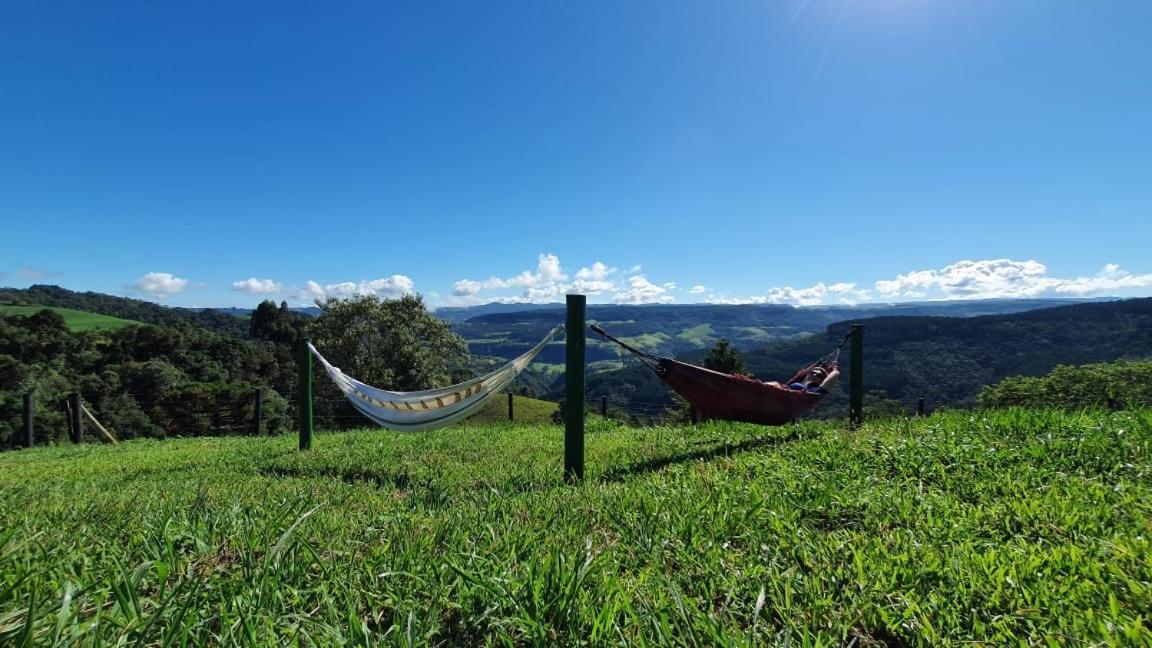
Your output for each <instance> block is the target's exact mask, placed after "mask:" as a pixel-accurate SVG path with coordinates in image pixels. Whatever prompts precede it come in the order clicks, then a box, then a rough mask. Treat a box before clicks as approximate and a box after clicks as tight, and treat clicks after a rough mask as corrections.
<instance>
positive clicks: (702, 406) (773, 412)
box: [592, 324, 851, 425]
mask: <svg viewBox="0 0 1152 648" xmlns="http://www.w3.org/2000/svg"><path fill="white" fill-rule="evenodd" d="M592 331H593V332H595V333H596V334H598V335H600V336H602V337H603V338H604V339H606V340H609V341H611V342H614V343H616V344H618V345H620V346H621V347H622V348H624V349H625V350H627V351H629V352H630V353H632V354H633V355H635V356H636V357H637V358H639V359H640V361H641V362H643V363H644V365H645V366H647V367H648V368H649V369H651V370H652V372H653V373H655V374H656V375H657V376H658V377H659V378H660V380H662V381H664V383H665V384H666V385H668V386H669V387H670V388H671V389H672V390H673V391H675V392H676V393H677V394H679V395H680V396H681V397H682V398H683V399H684V400H686V401H688V403H689V404H691V405H692V407H695V408H696V410H697V411H699V412H700V413H701V414H702V415H704V416H705V417H707V418H715V419H723V420H727V421H743V422H746V423H757V424H760V425H783V424H785V423H788V422H789V421H792V420H794V419H796V418H798V417H800V416H803V415H804V414H807V413H808V412H810V411H812V409H813V408H815V407H816V405H817V403H819V402H820V400H821V399H822V398H823V397H824V394H823V393H813V392H810V391H807V390H798V389H790V388H788V387H786V385H790V384H792V383H794V382H798V381H801V380H802V379H803V377H804V376H805V375H807V374H808V372H810V371H811V370H812V369H814V368H816V367H818V366H821V367H824V368H825V369H828V370H831V369H833V368H835V367H836V364H837V362H839V359H840V349H841V348H843V346H844V344H845V343H846V342H847V341H848V338H849V336H850V335H851V334H849V336H845V338H844V339H843V340H842V341H841V342H840V344H839V345H838V346H837V347H836V348H835V349H833V350H832V351H831V352H830V353H828V354H826V355H825V356H824V357H822V358H820V359H819V360H817V361H816V362H813V363H812V364H810V365H808V366H807V367H804V368H803V369H801V370H800V371H798V372H796V373H795V374H794V375H793V376H792V377H791V378H789V379H788V380H787V381H786V382H785V383H783V384H780V383H765V382H760V381H759V380H756V379H754V378H749V377H747V376H740V375H732V374H725V373H721V372H719V371H713V370H711V369H707V368H705V367H698V366H696V365H692V364H688V363H686V362H680V361H678V360H673V359H672V358H665V357H661V356H657V355H653V354H651V353H648V352H647V351H642V350H640V349H637V348H635V347H633V346H631V345H629V344H627V343H626V342H623V341H621V340H619V339H618V338H616V337H613V336H612V335H610V334H609V333H608V332H607V331H605V330H604V329H602V328H600V327H599V326H597V325H595V324H593V325H592Z"/></svg>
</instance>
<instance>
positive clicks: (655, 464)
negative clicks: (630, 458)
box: [599, 430, 811, 482]
mask: <svg viewBox="0 0 1152 648" xmlns="http://www.w3.org/2000/svg"><path fill="white" fill-rule="evenodd" d="M810 436H811V435H805V434H804V433H803V432H802V431H800V430H797V431H795V432H792V433H791V434H787V435H785V436H770V437H757V438H754V439H748V440H746V441H741V442H740V443H724V444H722V445H719V446H716V447H713V448H706V449H703V450H693V451H691V452H682V453H680V454H675V455H671V456H668V457H655V458H652V459H647V460H645V461H638V462H635V463H631V464H628V465H625V466H618V467H616V468H612V469H610V470H606V471H604V472H603V473H601V475H600V477H599V480H600V481H602V482H619V481H624V480H625V479H628V478H630V477H635V476H637V475H642V474H644V473H651V472H658V471H661V470H664V469H665V468H667V467H668V466H671V465H673V464H679V463H687V462H692V461H711V460H713V459H717V458H719V457H731V456H732V455H734V454H739V453H741V452H748V451H749V450H758V449H761V448H771V447H774V446H778V445H783V444H785V443H791V442H793V441H801V440H803V439H805V438H808V437H810Z"/></svg>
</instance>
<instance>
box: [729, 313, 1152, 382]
mask: <svg viewBox="0 0 1152 648" xmlns="http://www.w3.org/2000/svg"><path fill="white" fill-rule="evenodd" d="M861 323H862V324H864V327H865V388H866V389H867V390H869V391H872V390H882V391H883V392H884V393H885V394H886V396H887V397H889V398H893V399H896V400H900V401H903V402H905V403H910V402H912V401H914V400H915V399H916V398H918V397H923V398H926V399H928V400H929V401H930V402H932V403H936V404H942V405H972V404H974V402H975V397H976V395H977V394H978V393H979V391H980V389H981V387H983V386H984V385H989V384H992V383H995V382H997V381H999V380H1001V379H1003V378H1005V377H1008V376H1040V375H1044V374H1046V373H1048V372H1049V371H1051V370H1052V369H1053V368H1054V367H1056V366H1057V365H1061V364H1086V363H1093V362H1108V361H1112V360H1117V359H1142V358H1148V357H1152V334H1149V331H1152V299H1130V300H1125V301H1116V302H1106V303H1096V304H1077V305H1072V306H1061V307H1058V308H1049V309H1043V310H1037V311H1029V312H1025V313H1016V314H1013V315H994V316H984V317H973V318H955V317H878V318H872V319H865V320H861ZM846 330H847V323H839V324H836V325H833V326H830V327H829V328H828V331H827V332H826V333H825V334H824V335H821V336H814V337H812V338H808V339H805V340H801V341H797V342H793V343H790V344H785V345H780V346H777V347H774V348H770V349H762V350H759V351H755V352H753V353H749V354H747V355H746V357H745V361H746V363H747V366H748V368H749V370H750V371H751V372H752V373H754V374H756V375H757V376H780V375H784V374H787V373H788V372H790V371H791V370H793V369H794V368H795V366H797V365H799V364H802V363H804V362H806V361H808V360H809V359H810V358H814V357H817V356H819V355H820V354H822V353H825V352H827V350H828V348H829V346H830V345H831V344H832V343H833V342H834V341H837V340H839V339H840V337H841V336H842V335H843V334H844V332H845V331H846Z"/></svg>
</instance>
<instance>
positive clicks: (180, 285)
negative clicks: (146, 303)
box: [130, 272, 188, 299]
mask: <svg viewBox="0 0 1152 648" xmlns="http://www.w3.org/2000/svg"><path fill="white" fill-rule="evenodd" d="M130 288H132V289H133V290H138V291H140V292H142V293H146V294H149V295H151V296H153V297H156V298H157V299H163V298H165V297H170V296H172V295H178V294H180V293H182V292H184V291H185V290H187V289H188V280H187V279H181V278H180V277H176V276H173V275H172V274H170V273H167V272H149V273H148V274H146V275H144V276H143V277H140V278H139V279H137V280H136V283H134V284H132V285H131V286H130Z"/></svg>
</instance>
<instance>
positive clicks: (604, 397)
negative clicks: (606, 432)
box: [600, 394, 608, 418]
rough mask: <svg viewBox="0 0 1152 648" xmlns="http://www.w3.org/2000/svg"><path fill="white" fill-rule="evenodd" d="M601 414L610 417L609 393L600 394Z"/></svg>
mask: <svg viewBox="0 0 1152 648" xmlns="http://www.w3.org/2000/svg"><path fill="white" fill-rule="evenodd" d="M600 416H603V417H604V418H608V394H601V395H600Z"/></svg>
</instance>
